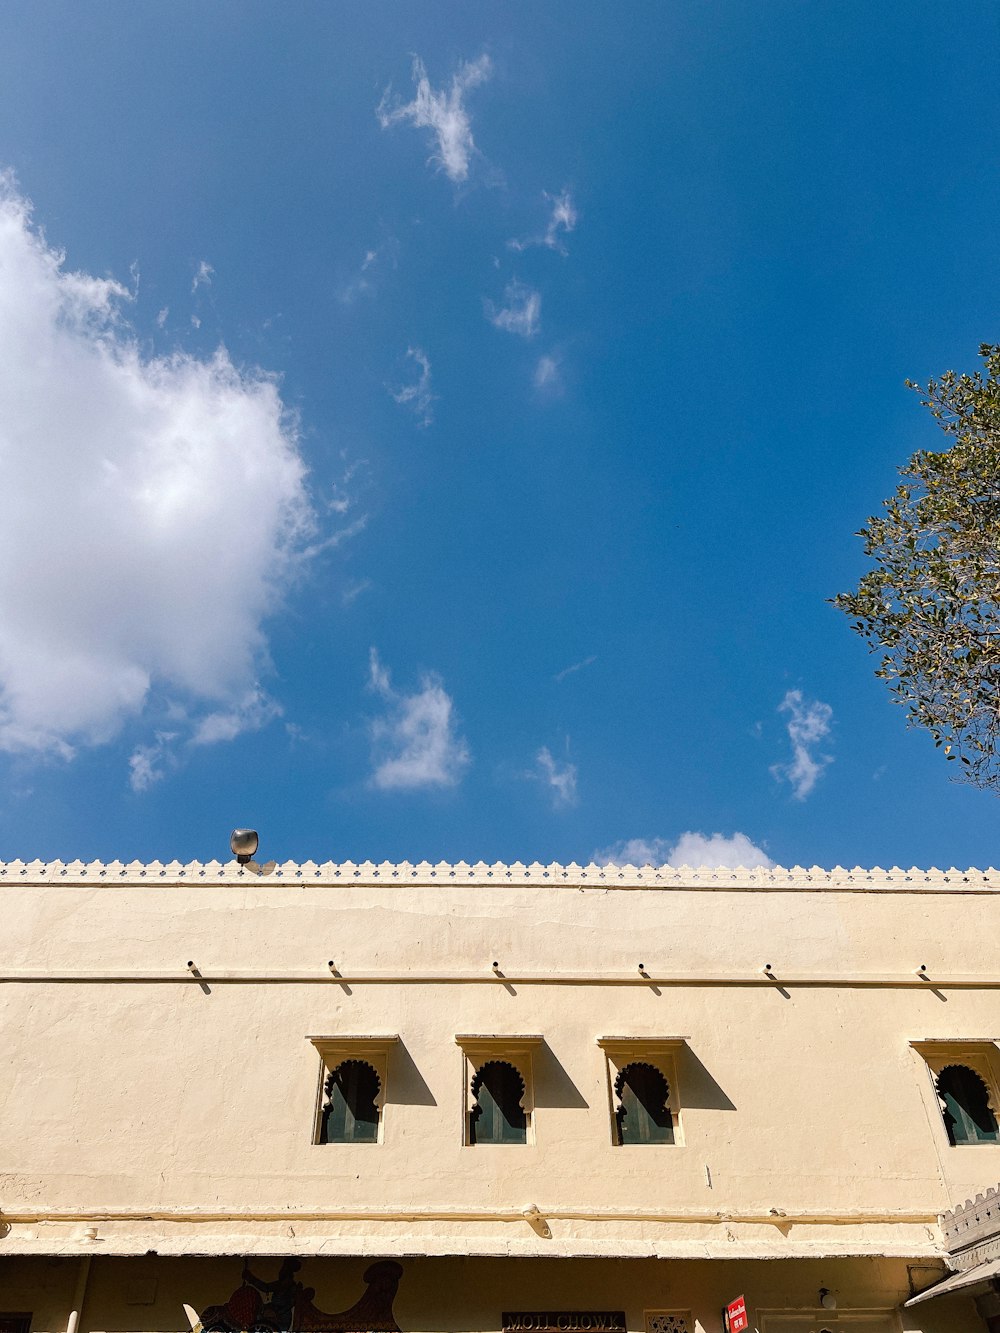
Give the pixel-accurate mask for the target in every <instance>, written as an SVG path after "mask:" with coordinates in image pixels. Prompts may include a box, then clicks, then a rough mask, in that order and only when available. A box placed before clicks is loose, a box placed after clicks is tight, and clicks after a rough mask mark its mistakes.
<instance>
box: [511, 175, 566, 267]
mask: <svg viewBox="0 0 1000 1333" xmlns="http://www.w3.org/2000/svg"><path fill="white" fill-rule="evenodd" d="M544 198H545V199H546V200H547V201H548V203H549V204H550V205H551V211H550V214H549V221H548V226H547V227H546V228H545V230H544V231H543V232H539V233H538V235H536V236H525V237H520V238H514V239H512V240H509V241H508V242H507V244H508V245H509V246H510V248H511V249H512V250H527V249H528V248H529V247H530V246H533V245H544V246H547V247H548V248H549V249H550V250H557V251H558V252H559V254H561V255H564V254H566V245H565V242H564V241H563V237H564V236H568V235H569V233H570V232H571V231H574V230H575V228H576V224H577V221H578V219H579V214H578V213H577V211H576V208H575V207H574V205H573V200H572V198H571V197H570V193H569V190H563V192H562V194H555V195H552V194H545V195H544Z"/></svg>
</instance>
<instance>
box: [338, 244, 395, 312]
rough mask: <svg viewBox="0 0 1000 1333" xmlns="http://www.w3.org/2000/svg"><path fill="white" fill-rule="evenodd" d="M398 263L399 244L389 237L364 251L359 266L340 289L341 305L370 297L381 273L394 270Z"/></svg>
mask: <svg viewBox="0 0 1000 1333" xmlns="http://www.w3.org/2000/svg"><path fill="white" fill-rule="evenodd" d="M398 262H399V242H398V241H397V240H396V238H395V237H394V236H389V237H387V238H386V239H385V240H383V241H382V242H381V244H380V245H377V246H374V247H372V248H370V249H368V250H366V251H365V254H364V258H363V259H362V261H361V264H360V266H359V267H358V268H357V269H356V270H355V273H354V276H353V277H352V278H349V279H348V280H347V281H346V282H345V283H344V284H343V286H342V287H341V289H340V292H339V296H340V301H341V303H342V304H343V305H352V304H353V303H354V302H355V301H357V300H358V299H359V297H362V296H371V295H372V294H373V293H374V292H375V290H376V287H377V286H378V283H379V277H380V273H381V271H384V270H385V269H387V268H395V267H396V266H397V264H398Z"/></svg>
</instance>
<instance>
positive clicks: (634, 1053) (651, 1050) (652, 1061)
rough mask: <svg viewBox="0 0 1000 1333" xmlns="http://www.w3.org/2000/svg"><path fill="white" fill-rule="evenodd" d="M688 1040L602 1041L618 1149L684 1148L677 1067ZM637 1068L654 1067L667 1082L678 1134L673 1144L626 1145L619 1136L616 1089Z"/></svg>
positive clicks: (610, 1117) (613, 1142) (599, 1040)
mask: <svg viewBox="0 0 1000 1333" xmlns="http://www.w3.org/2000/svg"><path fill="white" fill-rule="evenodd" d="M687 1040H688V1039H687V1037H623V1036H618V1037H598V1038H597V1045H598V1046H599V1047H600V1048H601V1051H602V1052H603V1054H604V1072H605V1083H606V1086H607V1093H608V1127H609V1132H610V1135H611V1145H612V1147H614V1148H667V1149H669V1148H683V1147H684V1125H683V1117H682V1115H681V1110H682V1106H683V1102H682V1100H681V1090H680V1083H679V1082H678V1078H677V1064H678V1059H677V1057H678V1056H679V1054H680V1052H681V1051H682V1050H683V1049H684V1048H685V1046H686V1045H687ZM634 1064H645V1065H652V1066H653V1068H654V1069H656V1070H658V1071H659V1072H660V1073H661V1074H662V1075H663V1077H664V1078H665V1079H666V1082H667V1109H668V1110H669V1112H670V1118H671V1122H672V1124H673V1130H674V1141H673V1143H622V1141H621V1137H620V1135H619V1132H618V1094H617V1092H616V1091H615V1085H616V1083H617V1081H618V1078H619V1076H620V1075H621V1074H622V1072H623V1071H624V1070H625V1069H626V1068H627V1067H628V1066H629V1065H634Z"/></svg>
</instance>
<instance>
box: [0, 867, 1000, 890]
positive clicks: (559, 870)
mask: <svg viewBox="0 0 1000 1333" xmlns="http://www.w3.org/2000/svg"><path fill="white" fill-rule="evenodd" d="M188 882H190V883H195V884H242V885H249V884H255V883H257V882H259V883H261V884H262V885H263V884H267V885H272V884H275V883H279V884H281V883H283V884H330V885H338V884H340V885H343V884H361V885H375V884H414V885H432V884H448V885H464V884H470V885H471V884H509V885H536V884H545V885H566V886H568V887H579V886H583V885H588V884H593V885H595V886H599V887H602V888H620V889H641V888H678V889H688V888H690V889H704V890H713V889H715V890H719V889H723V890H725V889H749V890H758V891H759V890H767V889H773V890H777V891H781V890H783V889H839V890H842V891H848V892H850V891H853V892H893V891H895V892H904V893H913V892H919V891H921V890H924V891H934V892H941V891H953V892H956V893H969V892H983V891H991V890H992V891H1000V871H998V870H996V869H995V868H993V867H990V868H988V869H986V870H979V869H977V868H976V867H974V866H973V867H970V868H969V869H967V870H958V869H956V868H955V867H952V868H951V869H949V870H939V869H937V868H936V867H933V866H932V867H931V868H930V869H929V870H921V869H919V868H917V867H916V866H912V867H911V868H910V869H909V870H904V869H902V868H901V867H900V866H892V867H891V868H890V869H888V870H883V869H882V868H881V867H880V866H874V867H872V868H871V869H865V868H863V867H861V866H855V867H854V868H853V869H846V868H845V867H843V866H834V867H833V869H831V870H824V869H823V868H822V867H820V866H808V867H807V866H791V867H790V868H784V867H781V866H774V867H771V868H765V867H762V866H757V867H753V868H751V869H746V868H744V867H739V868H737V869H729V868H726V867H716V868H712V867H707V866H702V867H700V868H696V867H692V866H669V865H663V866H648V865H647V866H633V865H624V866H617V865H596V864H595V863H594V862H590V863H589V864H588V865H578V864H577V863H576V862H570V863H569V864H568V865H560V864H558V863H557V862H550V863H549V864H543V863H541V862H539V861H533V862H531V863H530V864H526V863H525V862H523V861H514V862H512V863H511V864H509V865H507V864H504V863H503V862H501V861H497V862H494V863H492V864H489V863H487V862H485V861H477V862H475V863H474V864H470V863H469V862H467V861H458V862H456V863H455V864H453V865H452V864H449V863H448V862H445V861H439V862H437V863H436V864H432V863H431V862H430V861H420V862H416V863H413V862H410V861H401V862H398V863H393V862H391V861H383V862H381V863H376V862H374V861H362V862H359V863H355V862H353V861H343V862H335V861H324V862H322V863H317V862H316V861H301V862H296V861H285V862H284V863H283V864H281V865H278V866H276V868H275V869H274V871H273V873H272V874H269V875H268V877H267V878H266V879H261V880H259V881H258V877H257V876H256V875H255V874H254V873H253V872H252V871H251V870H250V868H249V867H247V866H242V865H240V864H239V863H238V862H237V861H188V862H186V863H184V862H181V861H167V862H163V861H150V862H146V863H144V862H141V861H129V862H124V861H108V862H102V861H90V862H84V861H65V862H64V861H47V862H46V861H7V862H4V863H0V885H2V884H5V883H6V884H11V883H15V884H16V883H21V884H59V883H63V884H81V883H104V884H109V883H117V884H126V885H133V884H134V885H141V884H150V883H188Z"/></svg>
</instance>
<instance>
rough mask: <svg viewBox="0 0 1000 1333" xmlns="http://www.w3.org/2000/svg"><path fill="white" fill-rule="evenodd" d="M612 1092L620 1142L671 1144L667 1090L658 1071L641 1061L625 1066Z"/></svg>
mask: <svg viewBox="0 0 1000 1333" xmlns="http://www.w3.org/2000/svg"><path fill="white" fill-rule="evenodd" d="M615 1092H616V1094H617V1096H618V1109H617V1110H616V1111H615V1120H616V1121H617V1125H618V1142H619V1143H621V1144H632V1143H673V1141H674V1118H673V1116H672V1115H671V1113H670V1108H669V1106H668V1105H667V1102H668V1099H669V1096H670V1088H669V1086H668V1084H667V1080H666V1079H665V1078H664V1076H663V1074H662V1073H661V1071H660V1070H659V1069H656V1068H655V1067H654V1066H653V1065H649V1064H645V1063H641V1062H637V1063H634V1064H629V1065H626V1066H625V1068H624V1069H622V1071H621V1072H620V1073H619V1075H618V1077H617V1078H616V1079H615Z"/></svg>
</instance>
